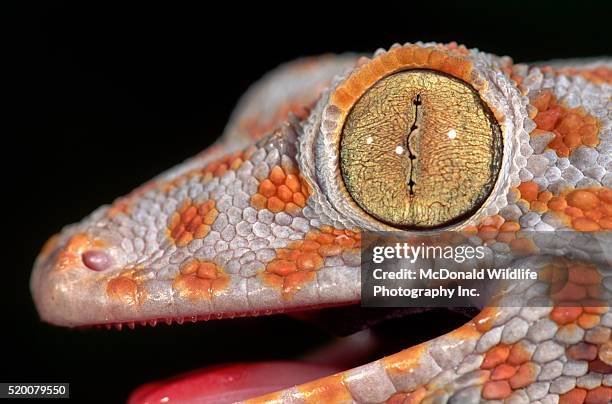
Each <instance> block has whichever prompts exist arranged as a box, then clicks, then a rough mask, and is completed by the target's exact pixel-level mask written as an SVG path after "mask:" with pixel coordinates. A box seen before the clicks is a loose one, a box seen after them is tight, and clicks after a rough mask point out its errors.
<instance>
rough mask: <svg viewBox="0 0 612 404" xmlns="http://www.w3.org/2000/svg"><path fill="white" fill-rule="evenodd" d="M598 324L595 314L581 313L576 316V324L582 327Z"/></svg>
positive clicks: (591, 326) (586, 327)
mask: <svg viewBox="0 0 612 404" xmlns="http://www.w3.org/2000/svg"><path fill="white" fill-rule="evenodd" d="M597 324H599V316H598V315H597V314H586V313H585V314H583V315H581V316H580V317H578V325H579V326H580V327H582V328H584V329H589V328H593V327H595V326H596V325H597Z"/></svg>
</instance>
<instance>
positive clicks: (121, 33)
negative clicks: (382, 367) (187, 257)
mask: <svg viewBox="0 0 612 404" xmlns="http://www.w3.org/2000/svg"><path fill="white" fill-rule="evenodd" d="M82 3H84V2H82ZM217 3H223V2H217ZM232 3H234V4H229V3H228V4H215V5H214V6H213V5H212V4H210V3H203V2H202V4H208V5H207V6H204V7H202V6H200V7H197V8H196V7H191V6H189V7H188V6H174V5H173V6H170V5H169V4H170V3H168V5H165V6H153V5H151V4H148V3H142V4H137V3H132V4H130V5H126V4H121V3H119V4H114V5H113V4H108V3H106V2H104V3H99V4H97V5H92V4H89V2H88V5H87V6H85V5H84V4H63V3H45V4H44V5H35V4H34V5H33V4H30V5H28V6H27V8H22V9H20V10H15V11H16V12H15V13H14V14H13V10H11V12H9V13H5V14H4V16H5V18H6V17H8V19H9V20H10V21H9V23H11V22H12V23H13V24H11V25H10V28H9V32H8V35H7V36H6V39H7V42H8V44H7V47H6V48H5V51H4V52H3V56H4V58H3V59H4V63H3V64H4V65H5V66H8V67H9V68H10V69H11V73H10V74H8V75H5V76H4V80H3V81H4V82H5V83H7V84H8V85H9V86H10V88H11V90H16V91H14V92H13V91H11V92H10V93H9V96H8V97H7V98H6V99H7V100H8V101H9V104H10V105H9V108H8V109H5V113H7V112H8V114H7V119H6V120H5V122H11V123H15V125H14V126H15V127H16V130H12V129H11V130H8V131H6V132H5V133H4V136H3V144H4V146H3V153H2V154H3V158H2V160H3V163H4V165H5V167H4V173H5V178H4V179H5V182H4V187H3V191H2V195H3V197H2V198H1V199H2V201H3V204H4V205H5V206H4V208H3V212H4V213H3V214H2V216H4V217H5V220H3V223H4V226H3V227H4V234H5V235H7V237H6V238H7V240H8V242H7V243H4V244H3V246H4V252H3V254H2V256H3V257H5V258H8V260H7V259H4V260H3V265H2V267H0V270H2V271H3V272H4V274H5V276H4V277H3V278H2V281H3V291H4V296H7V297H9V305H5V306H4V308H3V311H4V312H5V321H4V324H3V326H2V338H3V341H2V345H1V347H2V348H1V349H2V351H3V357H2V358H0V363H1V364H2V365H1V371H2V374H1V376H0V380H1V381H39V382H44V381H68V382H71V384H72V386H71V389H72V398H73V399H74V400H75V401H79V402H85V401H88V402H91V401H100V402H121V401H124V400H125V399H126V397H127V395H128V393H129V391H131V390H132V389H133V388H134V387H136V386H138V385H139V384H141V383H144V382H146V381H150V380H154V379H156V378H164V377H168V376H170V375H173V374H175V373H177V372H182V371H186V370H190V369H193V368H197V367H200V366H204V365H207V364H213V363H222V362H228V361H240V360H267V359H287V358H292V357H295V355H296V354H297V352H299V351H300V350H302V349H307V348H312V347H314V346H316V345H318V344H320V343H322V342H324V341H326V340H328V339H329V338H330V337H329V334H328V333H326V332H324V331H321V330H319V329H317V328H316V327H313V326H312V325H308V324H303V323H300V322H298V321H296V320H293V319H291V318H288V317H284V316H275V317H269V318H263V319H253V320H242V321H214V322H209V323H206V324H190V325H183V326H173V327H167V326H165V325H164V326H158V327H156V328H149V327H147V328H137V329H136V330H134V331H131V330H124V331H122V332H116V331H106V330H67V329H62V328H58V327H53V326H50V325H46V324H42V323H40V322H39V321H38V318H37V315H36V312H35V309H34V307H33V305H32V303H31V298H30V294H29V290H28V278H29V271H30V268H31V266H32V262H33V260H34V258H35V256H36V254H37V252H38V250H39V249H40V247H41V245H42V244H43V242H44V241H45V240H46V239H47V238H48V237H49V236H50V235H51V234H53V233H55V232H57V231H58V230H59V229H60V228H61V227H62V226H63V225H64V224H67V223H70V222H74V221H78V220H79V219H81V218H82V217H83V216H85V215H86V214H88V213H89V212H90V211H92V210H93V209H95V208H96V207H98V206H99V205H101V204H103V203H108V202H110V201H112V200H113V199H114V198H116V197H117V196H119V195H122V194H125V193H127V192H129V191H130V190H131V189H133V188H134V187H135V186H137V185H139V184H140V183H142V182H144V181H146V180H148V179H149V178H151V177H152V176H154V175H156V174H158V173H159V172H161V171H162V170H164V169H166V168H169V167H171V166H172V165H174V164H176V163H178V162H180V161H182V160H184V159H185V158H187V157H189V156H191V155H193V154H195V153H197V152H199V151H200V150H202V149H204V148H205V147H206V146H207V145H209V144H210V143H211V142H212V141H213V140H214V139H215V138H216V137H217V136H218V135H219V134H220V133H221V131H222V129H223V127H224V125H225V123H226V121H227V118H228V116H229V114H230V112H231V110H232V107H233V105H234V104H235V102H236V101H237V99H238V97H239V96H240V95H241V94H242V93H243V92H244V91H245V90H246V89H247V87H248V86H249V85H250V84H251V83H253V82H254V81H255V80H257V79H258V78H259V77H261V75H263V74H264V73H265V72H266V71H268V70H270V69H272V68H274V67H275V66H277V65H278V64H279V63H282V62H284V61H287V60H290V59H293V58H296V57H299V56H303V55H309V54H319V53H325V52H344V51H362V52H372V51H374V50H375V49H376V48H378V47H388V46H390V45H391V44H393V43H394V42H406V41H417V40H423V41H431V40H433V41H443V42H448V41H451V40H455V41H457V42H459V43H464V44H466V45H467V46H468V47H477V48H479V49H482V50H486V51H490V52H493V53H497V54H507V55H511V56H513V58H514V59H515V61H535V60H545V59H552V58H567V57H586V56H598V55H602V54H606V53H607V54H610V49H609V43H610V39H611V35H610V21H611V14H612V13H611V9H610V6H609V5H605V4H606V3H605V2H601V3H590V4H586V3H584V2H572V3H567V4H566V3H559V2H554V3H549V4H542V3H538V4H530V3H529V2H526V3H511V2H490V3H482V4H471V3H470V4H469V5H468V6H467V7H463V8H454V7H449V6H445V5H443V4H440V3H434V2H430V3H431V4H426V2H418V3H409V2H405V3H406V4H405V7H403V8H401V9H399V8H397V7H396V6H391V5H389V4H387V3H386V2H373V3H371V4H366V3H364V2H353V3H352V5H346V6H345V7H344V8H338V9H337V10H333V9H332V8H331V2H328V3H327V4H324V5H317V4H313V3H306V2H291V3H289V2H286V3H283V4H279V5H278V6H276V7H275V8H268V7H264V6H262V5H260V4H255V5H243V4H242V2H232ZM533 3H535V2H533ZM608 4H610V3H609V2H608ZM424 5H425V6H429V7H428V8H422V6H424ZM223 6H225V7H226V8H227V9H222V8H223ZM6 49H8V54H7V51H6ZM13 243H14V245H13ZM461 321H462V319H461V318H459V317H458V316H456V315H450V314H440V313H437V314H428V315H418V316H415V317H412V318H410V319H408V320H399V321H394V322H391V323H390V325H389V324H388V325H386V326H385V327H386V328H385V327H383V331H385V330H386V331H385V332H387V333H391V334H393V335H395V336H398V337H402V338H405V340H404V341H405V343H407V344H409V343H412V342H414V341H418V340H422V339H426V338H429V337H431V336H435V335H436V334H439V333H441V332H442V331H443V330H444V329H448V328H450V327H454V326H455V325H456V324H458V323H459V322H461ZM415 324H416V325H417V326H416V327H415Z"/></svg>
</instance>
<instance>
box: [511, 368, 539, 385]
mask: <svg viewBox="0 0 612 404" xmlns="http://www.w3.org/2000/svg"><path fill="white" fill-rule="evenodd" d="M537 376H538V369H537V367H536V365H534V364H533V363H531V362H527V363H523V364H522V365H521V366H520V367H519V369H518V371H517V372H516V374H515V375H514V376H512V378H511V379H510V386H512V388H513V389H515V390H516V389H520V388H522V387H525V386H528V385H530V384H531V383H533V382H534V381H535V379H536V377H537Z"/></svg>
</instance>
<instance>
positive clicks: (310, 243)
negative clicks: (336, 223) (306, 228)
mask: <svg viewBox="0 0 612 404" xmlns="http://www.w3.org/2000/svg"><path fill="white" fill-rule="evenodd" d="M330 231H331V232H335V233H337V234H336V235H333V234H326V233H322V232H321V231H317V230H313V231H310V232H308V233H307V234H306V235H305V237H304V240H296V241H293V242H291V243H290V244H289V245H288V246H287V247H286V248H278V249H276V258H274V259H273V260H272V261H270V262H269V263H268V264H267V265H266V269H265V272H264V273H263V274H262V279H263V281H264V282H265V283H266V284H267V285H269V286H272V287H275V288H278V289H280V290H281V293H282V295H283V297H284V298H285V299H289V298H290V297H291V296H292V295H293V294H294V293H295V292H297V291H298V290H299V289H300V288H301V286H302V285H304V284H305V283H307V282H311V281H313V280H314V279H315V272H316V271H318V270H319V269H321V268H322V267H323V265H324V262H325V257H328V256H331V255H338V254H341V253H342V252H343V251H349V250H352V249H354V248H358V247H359V245H360V236H359V233H358V232H351V231H348V230H339V229H332V230H330ZM349 235H350V236H349Z"/></svg>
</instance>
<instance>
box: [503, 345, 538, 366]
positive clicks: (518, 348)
mask: <svg viewBox="0 0 612 404" xmlns="http://www.w3.org/2000/svg"><path fill="white" fill-rule="evenodd" d="M531 355H532V352H530V351H529V350H528V349H527V348H525V345H524V342H522V341H519V342H517V343H516V344H514V345H512V348H510V354H509V355H508V360H507V361H506V362H507V363H508V364H510V365H515V366H516V365H522V364H523V363H525V362H527V361H529V360H530V359H531Z"/></svg>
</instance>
